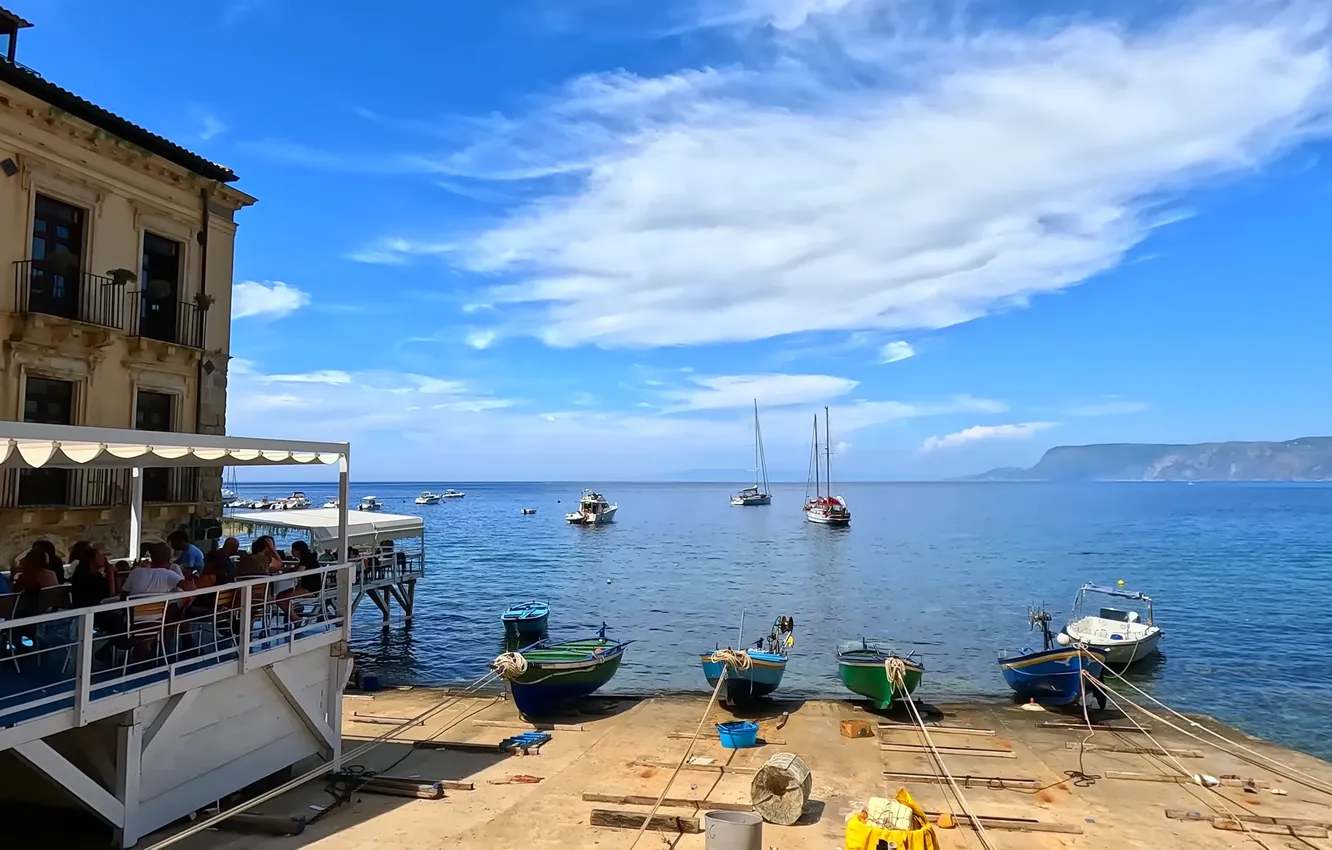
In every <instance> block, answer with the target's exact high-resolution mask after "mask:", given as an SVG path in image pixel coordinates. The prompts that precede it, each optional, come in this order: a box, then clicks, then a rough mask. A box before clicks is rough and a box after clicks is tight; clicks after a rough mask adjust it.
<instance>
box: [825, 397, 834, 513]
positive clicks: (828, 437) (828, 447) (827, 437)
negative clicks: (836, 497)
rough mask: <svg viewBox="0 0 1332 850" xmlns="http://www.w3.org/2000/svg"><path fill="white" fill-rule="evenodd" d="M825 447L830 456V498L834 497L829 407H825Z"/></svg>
mask: <svg viewBox="0 0 1332 850" xmlns="http://www.w3.org/2000/svg"><path fill="white" fill-rule="evenodd" d="M823 449H824V451H826V452H827V453H828V454H827V457H828V469H827V470H826V477H827V479H828V498H830V499H831V498H832V425H831V424H830V422H829V419H828V408H826V407H825V408H823Z"/></svg>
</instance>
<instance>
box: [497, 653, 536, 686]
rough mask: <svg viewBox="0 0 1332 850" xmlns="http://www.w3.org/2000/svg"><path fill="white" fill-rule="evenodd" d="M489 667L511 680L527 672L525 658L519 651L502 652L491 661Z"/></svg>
mask: <svg viewBox="0 0 1332 850" xmlns="http://www.w3.org/2000/svg"><path fill="white" fill-rule="evenodd" d="M490 669H491V670H493V671H495V672H496V673H498V674H499V675H500V676H501V677H503V678H505V679H508V680H509V681H510V682H512V681H513V680H514V679H518V678H520V677H521V676H522V675H523V674H524V673H526V672H527V659H526V658H525V657H524V656H523V654H522V653H521V652H504V653H501V654H500V655H499V657H498V658H496V659H495V660H494V661H492V662H491V664H490Z"/></svg>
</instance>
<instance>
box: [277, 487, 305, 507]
mask: <svg viewBox="0 0 1332 850" xmlns="http://www.w3.org/2000/svg"><path fill="white" fill-rule="evenodd" d="M275 507H277V509H278V510H282V511H301V510H305V509H306V508H308V507H310V499H309V497H307V496H306V495H305V494H304V493H302V492H301V491H300V490H296V491H294V492H292V494H291V495H290V496H288V497H287V498H285V499H279V500H278V502H277V505H276V506H275Z"/></svg>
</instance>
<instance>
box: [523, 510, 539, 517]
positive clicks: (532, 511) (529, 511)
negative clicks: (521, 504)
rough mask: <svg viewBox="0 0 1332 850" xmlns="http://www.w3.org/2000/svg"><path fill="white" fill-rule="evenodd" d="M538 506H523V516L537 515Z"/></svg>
mask: <svg viewBox="0 0 1332 850" xmlns="http://www.w3.org/2000/svg"><path fill="white" fill-rule="evenodd" d="M535 515H536V508H523V516H535Z"/></svg>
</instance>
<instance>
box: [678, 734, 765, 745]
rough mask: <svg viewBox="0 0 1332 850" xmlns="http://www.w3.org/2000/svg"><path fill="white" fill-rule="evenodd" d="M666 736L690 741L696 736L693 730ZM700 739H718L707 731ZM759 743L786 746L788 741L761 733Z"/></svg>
mask: <svg viewBox="0 0 1332 850" xmlns="http://www.w3.org/2000/svg"><path fill="white" fill-rule="evenodd" d="M666 737H667V738H671V739H672V740H676V741H689V740H692V739H693V737H694V733H693V732H670V733H667V735H666ZM698 739H699V740H700V741H713V740H716V739H714V738H713V737H712V736H711V735H708V734H706V733H705V734H702V735H699V736H698ZM758 743H759V745H760V746H762V745H763V744H772V745H773V746H776V747H784V746H786V741H784V740H782V739H781V738H765V737H763V736H762V735H759V738H758Z"/></svg>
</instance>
